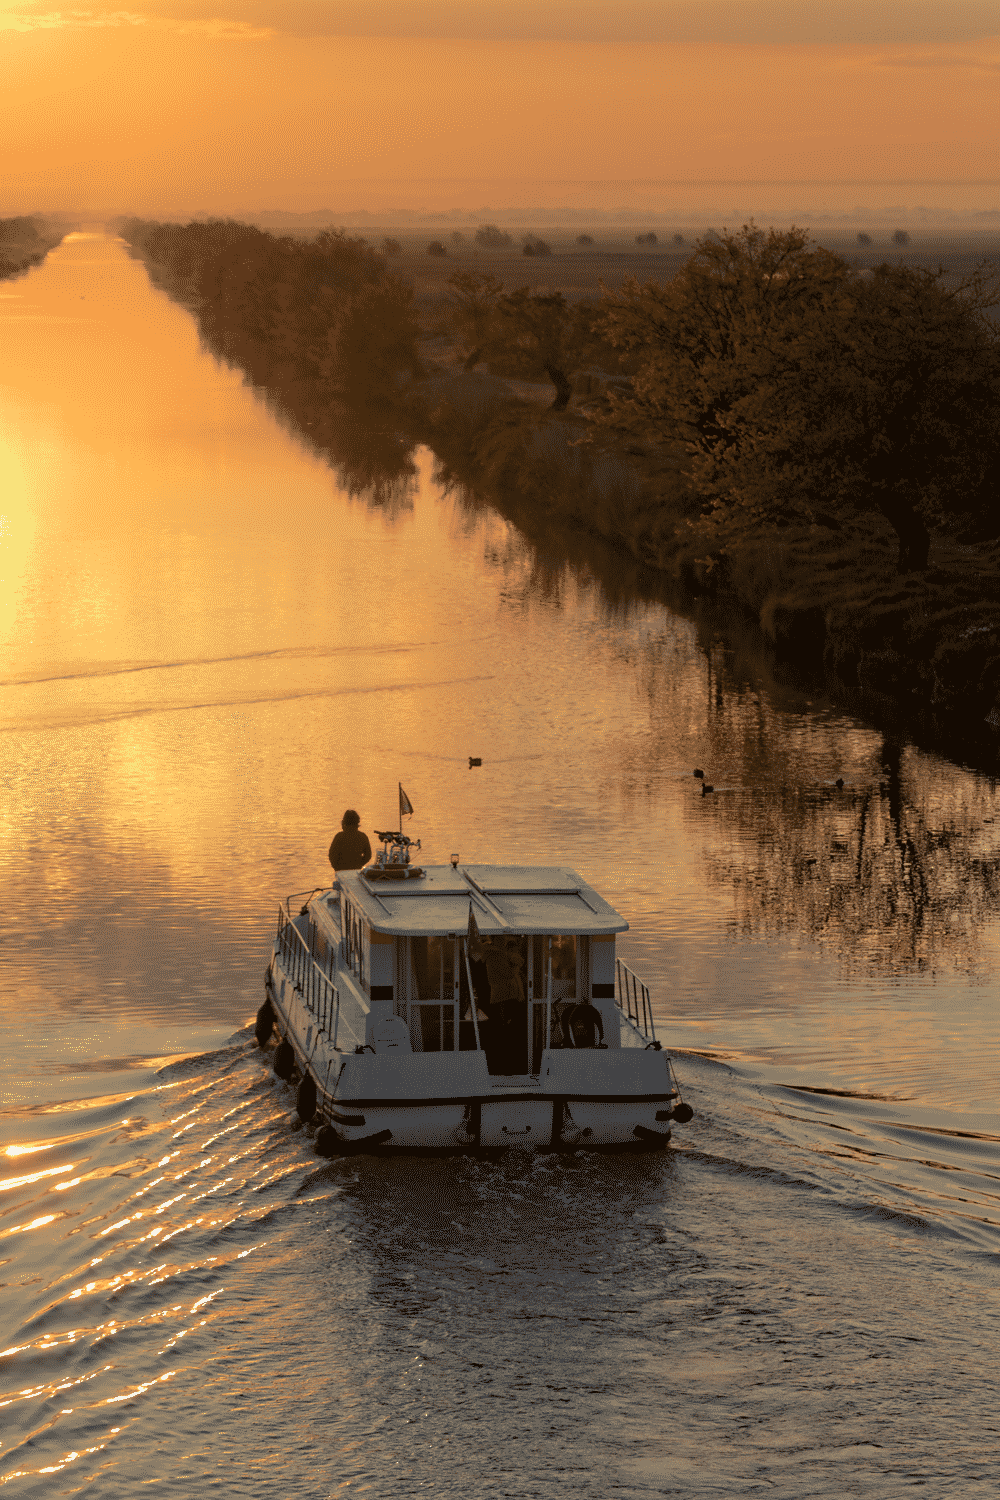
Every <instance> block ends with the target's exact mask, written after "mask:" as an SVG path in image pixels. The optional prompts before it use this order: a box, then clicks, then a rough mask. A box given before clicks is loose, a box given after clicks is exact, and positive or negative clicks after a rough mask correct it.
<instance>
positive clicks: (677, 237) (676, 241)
mask: <svg viewBox="0 0 1000 1500" xmlns="http://www.w3.org/2000/svg"><path fill="white" fill-rule="evenodd" d="M683 243H684V236H683V235H682V234H675V235H674V244H675V245H683Z"/></svg>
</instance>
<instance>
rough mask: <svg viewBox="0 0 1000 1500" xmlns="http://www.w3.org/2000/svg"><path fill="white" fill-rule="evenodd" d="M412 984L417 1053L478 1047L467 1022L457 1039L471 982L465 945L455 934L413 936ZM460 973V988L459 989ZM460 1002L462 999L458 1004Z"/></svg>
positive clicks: (412, 1026)
mask: <svg viewBox="0 0 1000 1500" xmlns="http://www.w3.org/2000/svg"><path fill="white" fill-rule="evenodd" d="M410 957H411V964H412V968H411V986H410V991H411V993H410V1003H409V1020H410V1041H411V1043H412V1045H413V1048H414V1051H416V1052H451V1051H453V1050H455V1049H456V1040H457V1043H458V1047H460V1048H467V1047H474V1046H475V1038H474V1036H466V1035H464V1033H465V1032H466V1031H470V1029H471V1022H469V1024H468V1026H467V1025H466V1024H465V1023H464V1022H463V1023H462V1024H461V1026H460V1028H459V1035H458V1038H456V1035H455V1028H456V1010H457V1011H458V1013H459V1015H462V1014H464V1013H465V1012H466V1011H467V1010H468V1008H469V985H468V979H467V976H466V973H465V964H464V961H463V958H462V944H461V941H460V940H459V939H456V938H454V937H414V938H411V939H410ZM456 976H457V979H458V987H457V992H456V984H455V980H456ZM456 1001H457V1002H458V1003H457V1005H456Z"/></svg>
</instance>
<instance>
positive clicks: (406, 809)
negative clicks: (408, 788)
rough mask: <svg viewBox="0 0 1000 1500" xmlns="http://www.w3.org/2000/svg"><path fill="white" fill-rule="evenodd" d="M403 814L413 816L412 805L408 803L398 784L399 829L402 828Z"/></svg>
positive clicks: (407, 798)
mask: <svg viewBox="0 0 1000 1500" xmlns="http://www.w3.org/2000/svg"><path fill="white" fill-rule="evenodd" d="M404 813H407V814H409V816H410V817H412V816H413V803H412V802H411V801H410V799H409V797H408V796H407V795H406V793H405V792H404V791H403V787H402V784H401V783H399V823H400V827H402V826H403V814H404Z"/></svg>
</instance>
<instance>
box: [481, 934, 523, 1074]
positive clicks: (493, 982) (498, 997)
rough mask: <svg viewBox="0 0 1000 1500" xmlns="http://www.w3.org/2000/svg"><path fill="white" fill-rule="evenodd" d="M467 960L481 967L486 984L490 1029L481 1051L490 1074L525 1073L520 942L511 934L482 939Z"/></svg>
mask: <svg viewBox="0 0 1000 1500" xmlns="http://www.w3.org/2000/svg"><path fill="white" fill-rule="evenodd" d="M469 957H470V959H475V960H476V961H477V962H478V963H481V964H482V965H483V967H484V968H485V970H486V977H487V981H488V984H489V1002H488V1005H489V1021H490V1028H489V1034H488V1039H487V1036H483V1050H484V1051H485V1052H486V1054H487V1062H488V1065H489V1069H490V1072H491V1073H524V1072H525V1071H526V1070H527V1032H526V1026H527V1010H526V1007H527V999H526V995H525V987H524V974H523V969H524V958H523V956H522V954H521V951H520V942H519V940H518V938H517V937H516V936H515V935H514V934H513V933H508V934H506V935H505V936H503V937H494V938H482V939H480V942H479V945H478V949H477V950H476V951H473V950H471V949H470V953H469ZM473 982H475V968H473ZM480 1014H482V1012H480Z"/></svg>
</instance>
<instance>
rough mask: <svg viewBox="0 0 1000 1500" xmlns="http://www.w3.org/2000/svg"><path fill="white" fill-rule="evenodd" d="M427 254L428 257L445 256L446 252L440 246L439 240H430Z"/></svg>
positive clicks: (444, 248) (445, 249)
mask: <svg viewBox="0 0 1000 1500" xmlns="http://www.w3.org/2000/svg"><path fill="white" fill-rule="evenodd" d="M427 254H428V255H447V254H448V251H447V248H446V247H445V246H444V245H442V243H441V241H440V240H431V242H430V244H429V245H428V246H427Z"/></svg>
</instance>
